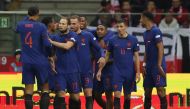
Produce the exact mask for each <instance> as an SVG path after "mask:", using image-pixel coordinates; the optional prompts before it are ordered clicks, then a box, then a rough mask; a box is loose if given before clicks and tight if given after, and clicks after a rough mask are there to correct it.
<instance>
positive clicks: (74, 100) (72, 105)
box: [66, 73, 81, 109]
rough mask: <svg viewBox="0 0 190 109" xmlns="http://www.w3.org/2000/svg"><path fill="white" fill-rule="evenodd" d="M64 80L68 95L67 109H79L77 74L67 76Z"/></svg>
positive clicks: (79, 87)
mask: <svg viewBox="0 0 190 109" xmlns="http://www.w3.org/2000/svg"><path fill="white" fill-rule="evenodd" d="M66 80H67V86H68V87H67V89H68V92H69V94H70V98H69V109H81V101H80V91H81V86H80V77H79V73H73V74H68V75H67V78H66Z"/></svg>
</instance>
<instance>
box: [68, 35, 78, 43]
mask: <svg viewBox="0 0 190 109" xmlns="http://www.w3.org/2000/svg"><path fill="white" fill-rule="evenodd" d="M69 41H72V42H73V43H77V42H78V37H77V34H76V33H74V32H71V33H70V39H69Z"/></svg>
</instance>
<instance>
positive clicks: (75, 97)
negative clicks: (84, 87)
mask: <svg viewBox="0 0 190 109" xmlns="http://www.w3.org/2000/svg"><path fill="white" fill-rule="evenodd" d="M69 109H81V101H80V94H79V93H70V98H69Z"/></svg>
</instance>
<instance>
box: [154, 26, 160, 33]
mask: <svg viewBox="0 0 190 109" xmlns="http://www.w3.org/2000/svg"><path fill="white" fill-rule="evenodd" d="M152 32H153V33H161V30H160V29H159V28H158V27H157V26H155V27H153V28H152Z"/></svg>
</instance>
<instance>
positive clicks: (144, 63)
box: [142, 53, 146, 78]
mask: <svg viewBox="0 0 190 109" xmlns="http://www.w3.org/2000/svg"><path fill="white" fill-rule="evenodd" d="M142 66H143V67H142V76H143V78H144V77H145V75H146V53H144V60H143V65H142Z"/></svg>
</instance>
